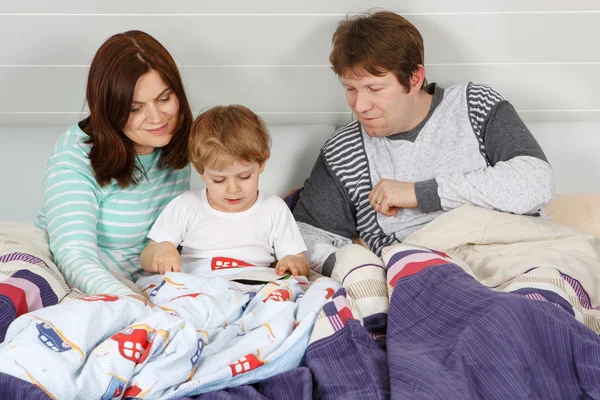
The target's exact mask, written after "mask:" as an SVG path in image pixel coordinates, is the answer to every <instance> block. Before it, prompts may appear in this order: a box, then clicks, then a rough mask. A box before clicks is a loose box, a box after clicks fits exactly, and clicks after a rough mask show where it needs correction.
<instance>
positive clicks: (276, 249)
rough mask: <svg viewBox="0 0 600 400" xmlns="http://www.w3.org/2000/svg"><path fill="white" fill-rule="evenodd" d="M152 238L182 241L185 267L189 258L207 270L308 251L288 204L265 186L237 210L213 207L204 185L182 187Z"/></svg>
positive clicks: (265, 264) (270, 260) (262, 264)
mask: <svg viewBox="0 0 600 400" xmlns="http://www.w3.org/2000/svg"><path fill="white" fill-rule="evenodd" d="M148 237H149V238H150V239H152V240H154V241H155V242H158V243H160V242H171V243H173V244H174V245H175V246H176V247H177V246H179V245H181V247H182V250H181V264H182V272H184V271H185V268H184V267H183V266H184V265H185V264H190V263H193V264H194V265H195V266H202V268H201V269H203V270H205V272H209V271H211V270H212V271H216V270H221V269H227V268H240V267H251V266H256V267H268V266H269V265H270V264H272V263H273V262H275V261H276V260H281V259H282V258H283V257H285V256H287V255H291V254H299V253H302V252H304V251H306V245H305V244H304V240H303V239H302V236H301V235H300V231H299V229H298V226H297V225H296V221H295V220H294V217H293V216H292V213H291V212H290V210H289V208H288V206H287V205H286V204H285V202H284V201H283V200H282V199H281V198H279V197H277V196H275V195H272V194H269V193H266V192H263V191H259V193H258V198H257V199H256V203H254V205H253V206H252V207H250V208H249V209H248V210H246V211H242V212H239V213H227V212H222V211H217V210H215V209H214V208H212V207H211V206H210V204H209V203H208V199H207V197H206V189H203V190H191V191H187V192H184V193H182V194H181V195H179V196H178V197H176V198H175V199H173V200H172V201H171V202H170V203H169V204H168V205H167V206H166V207H165V209H164V210H163V212H162V213H161V214H160V216H159V217H158V219H157V220H156V222H155V223H154V225H153V226H152V229H151V230H150V233H149V234H148Z"/></svg>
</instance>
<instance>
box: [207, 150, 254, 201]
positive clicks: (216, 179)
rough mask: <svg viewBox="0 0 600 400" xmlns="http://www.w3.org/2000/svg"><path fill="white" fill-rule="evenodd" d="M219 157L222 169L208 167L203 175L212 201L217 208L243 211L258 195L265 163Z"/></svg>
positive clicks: (209, 199)
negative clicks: (259, 181) (259, 179)
mask: <svg viewBox="0 0 600 400" xmlns="http://www.w3.org/2000/svg"><path fill="white" fill-rule="evenodd" d="M223 157H224V158H223V159H221V160H219V161H220V164H221V165H222V166H223V167H222V168H221V169H219V170H217V169H211V168H204V173H203V174H200V177H201V178H202V180H203V181H204V183H206V189H207V191H206V192H207V197H208V202H209V203H210V205H211V207H212V208H214V209H215V210H217V211H223V212H242V211H246V210H248V209H249V208H250V207H252V206H253V205H254V203H255V202H256V199H257V197H258V176H259V175H260V174H261V173H262V172H263V170H264V169H265V163H263V164H262V165H259V164H258V163H257V162H254V163H246V162H243V161H240V160H237V159H235V158H233V157H231V156H223Z"/></svg>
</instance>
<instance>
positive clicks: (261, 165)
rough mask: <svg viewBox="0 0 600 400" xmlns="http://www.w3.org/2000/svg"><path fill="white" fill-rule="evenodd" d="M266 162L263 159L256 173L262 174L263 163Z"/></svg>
mask: <svg viewBox="0 0 600 400" xmlns="http://www.w3.org/2000/svg"><path fill="white" fill-rule="evenodd" d="M266 164H267V161H266V160H265V161H263V162H262V164H260V166H259V168H258V173H259V174H262V173H263V171H264V170H265V165H266Z"/></svg>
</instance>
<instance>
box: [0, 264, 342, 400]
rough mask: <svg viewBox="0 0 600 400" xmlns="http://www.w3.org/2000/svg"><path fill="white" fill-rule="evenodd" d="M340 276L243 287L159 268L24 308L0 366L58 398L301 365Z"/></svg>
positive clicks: (179, 389) (190, 383)
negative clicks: (116, 292) (105, 291)
mask: <svg viewBox="0 0 600 400" xmlns="http://www.w3.org/2000/svg"><path fill="white" fill-rule="evenodd" d="M338 288H339V284H337V283H336V282H334V281H333V280H331V279H329V278H319V279H317V281H315V282H314V283H312V285H310V286H309V282H308V281H307V279H306V278H303V277H299V278H292V279H288V280H282V281H277V282H274V283H269V284H267V285H264V286H262V287H261V286H247V285H241V284H237V283H234V282H229V281H226V280H224V279H221V278H200V277H196V276H193V275H189V274H183V273H167V274H166V275H165V276H164V278H163V277H162V276H157V277H156V278H155V281H154V282H148V281H147V283H146V285H145V287H142V290H143V291H146V292H147V293H149V294H150V300H151V301H152V302H153V303H154V304H156V305H157V307H154V308H150V307H149V306H147V305H145V303H143V302H141V301H138V300H134V299H131V298H128V297H127V298H119V297H114V296H89V297H85V298H82V299H78V300H73V301H69V302H66V303H63V304H59V305H56V306H53V307H48V308H44V309H41V310H38V311H35V312H33V313H29V314H26V315H24V316H22V317H20V318H19V319H17V320H16V321H15V322H14V323H13V324H12V325H11V326H10V328H9V330H8V333H7V337H6V341H5V342H4V343H3V344H0V359H1V360H2V363H1V365H0V372H4V373H7V374H10V375H13V376H16V377H19V378H22V379H25V380H27V381H29V382H32V383H34V384H36V385H37V386H39V387H40V388H42V389H43V390H44V391H45V392H46V393H47V394H48V395H50V396H51V397H52V398H56V399H61V400H62V399H92V398H93V399H98V398H102V399H113V398H121V396H125V395H137V396H143V397H144V398H148V399H158V398H160V399H171V398H178V397H181V396H184V395H192V394H199V393H204V392H208V391H213V390H218V389H222V388H226V387H232V386H237V385H241V384H245V383H249V382H257V381H260V380H263V379H266V378H268V377H269V376H272V375H275V374H278V373H281V372H284V371H286V370H289V369H292V368H295V367H297V366H299V365H300V363H301V360H302V357H303V355H304V352H305V350H306V347H307V345H308V340H309V336H310V333H311V331H312V328H313V325H314V323H315V320H316V318H317V315H318V313H319V312H320V310H321V308H322V307H323V304H324V303H325V302H326V301H327V299H328V298H329V297H331V295H332V294H333V293H334V292H335V291H337V289H338Z"/></svg>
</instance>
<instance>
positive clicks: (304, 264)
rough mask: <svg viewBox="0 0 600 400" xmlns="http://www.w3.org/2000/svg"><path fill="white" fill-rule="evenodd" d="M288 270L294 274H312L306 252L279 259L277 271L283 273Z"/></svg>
mask: <svg viewBox="0 0 600 400" xmlns="http://www.w3.org/2000/svg"><path fill="white" fill-rule="evenodd" d="M287 271H289V272H291V273H292V275H293V276H298V275H300V276H308V274H310V265H309V264H308V260H307V259H306V257H305V256H304V253H300V254H296V255H289V256H285V257H283V258H282V259H281V260H279V262H278V263H277V266H276V267H275V272H276V273H277V274H279V275H283V274H284V273H286V272H287Z"/></svg>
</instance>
